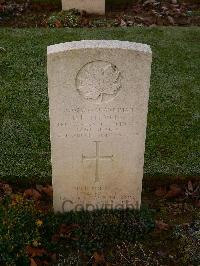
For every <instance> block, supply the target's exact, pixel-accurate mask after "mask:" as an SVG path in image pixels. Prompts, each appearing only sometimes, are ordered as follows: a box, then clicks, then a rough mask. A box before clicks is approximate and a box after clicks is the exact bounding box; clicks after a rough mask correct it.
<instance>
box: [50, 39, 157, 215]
mask: <svg viewBox="0 0 200 266" xmlns="http://www.w3.org/2000/svg"><path fill="white" fill-rule="evenodd" d="M151 58H152V55H151V50H150V48H149V46H147V45H143V44H138V43H130V42H120V41H80V42H71V43H64V44H58V45H53V46H50V47H48V82H49V104H50V106H49V109H50V111H49V112H50V132H51V157H52V174H53V190H54V210H55V211H60V212H65V211H70V210H75V211H78V210H81V209H86V210H94V209H102V208H114V209H121V208H139V207H140V203H141V190H142V177H143V164H144V148H145V135H146V122H147V110H148V97H149V84H150V71H151Z"/></svg>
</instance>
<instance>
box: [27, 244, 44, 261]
mask: <svg viewBox="0 0 200 266" xmlns="http://www.w3.org/2000/svg"><path fill="white" fill-rule="evenodd" d="M26 252H27V254H28V256H29V257H31V258H34V257H42V256H44V255H47V251H46V250H45V249H44V248H35V247H31V246H27V247H26Z"/></svg>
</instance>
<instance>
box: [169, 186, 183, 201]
mask: <svg viewBox="0 0 200 266" xmlns="http://www.w3.org/2000/svg"><path fill="white" fill-rule="evenodd" d="M182 194H183V191H182V188H181V187H180V186H178V185H177V184H173V185H171V186H170V190H169V191H168V192H167V194H166V196H165V197H166V198H176V197H179V196H181V195H182Z"/></svg>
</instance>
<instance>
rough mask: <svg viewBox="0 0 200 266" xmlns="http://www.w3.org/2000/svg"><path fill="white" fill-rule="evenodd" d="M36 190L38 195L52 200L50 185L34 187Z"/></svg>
mask: <svg viewBox="0 0 200 266" xmlns="http://www.w3.org/2000/svg"><path fill="white" fill-rule="evenodd" d="M36 189H37V190H38V191H39V192H40V193H44V194H45V195H46V196H48V197H50V198H52V197H53V188H52V186H50V185H47V186H45V187H44V186H42V185H36Z"/></svg>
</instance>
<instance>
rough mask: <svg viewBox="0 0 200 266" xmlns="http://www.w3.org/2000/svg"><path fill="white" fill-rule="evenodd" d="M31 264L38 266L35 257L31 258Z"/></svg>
mask: <svg viewBox="0 0 200 266" xmlns="http://www.w3.org/2000/svg"><path fill="white" fill-rule="evenodd" d="M30 262H31V263H30V266H38V265H37V263H36V262H35V260H34V259H33V258H31V259H30Z"/></svg>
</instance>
